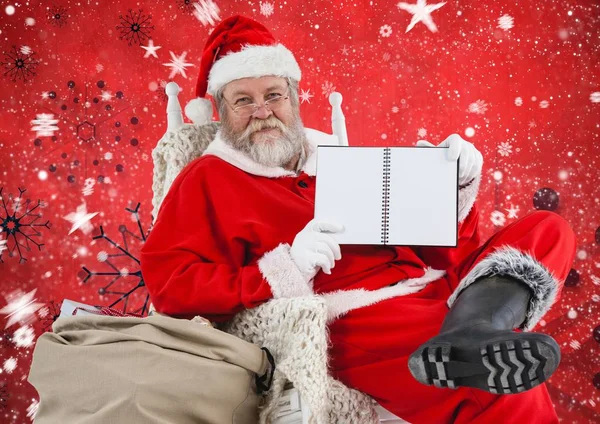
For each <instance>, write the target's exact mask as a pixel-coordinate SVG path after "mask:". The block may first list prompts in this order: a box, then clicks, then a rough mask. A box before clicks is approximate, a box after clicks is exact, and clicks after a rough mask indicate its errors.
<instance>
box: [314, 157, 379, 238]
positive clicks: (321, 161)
mask: <svg viewBox="0 0 600 424" xmlns="http://www.w3.org/2000/svg"><path fill="white" fill-rule="evenodd" d="M383 151H384V149H383V148H382V147H347V146H344V147H341V146H319V147H318V150H317V186H316V193H315V219H319V220H334V221H336V222H339V223H340V224H342V225H344V232H343V233H337V234H332V236H333V238H334V239H335V240H336V241H337V242H338V243H339V244H381V213H382V197H383V194H382V193H383Z"/></svg>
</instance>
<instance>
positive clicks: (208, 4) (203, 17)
mask: <svg viewBox="0 0 600 424" xmlns="http://www.w3.org/2000/svg"><path fill="white" fill-rule="evenodd" d="M194 9H195V10H194V16H195V17H196V18H197V19H198V20H199V21H200V22H201V23H202V25H204V26H206V25H214V24H215V23H216V22H217V21H220V20H221V17H220V16H219V12H220V11H221V10H220V9H219V6H217V4H216V3H215V2H214V1H212V0H208V1H204V0H200V1H199V2H196V3H194Z"/></svg>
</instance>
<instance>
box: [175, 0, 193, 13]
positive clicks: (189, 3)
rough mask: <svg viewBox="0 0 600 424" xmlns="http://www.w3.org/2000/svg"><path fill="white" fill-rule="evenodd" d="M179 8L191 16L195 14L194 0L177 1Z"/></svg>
mask: <svg viewBox="0 0 600 424" xmlns="http://www.w3.org/2000/svg"><path fill="white" fill-rule="evenodd" d="M177 6H178V7H179V8H180V9H181V10H183V11H184V12H186V13H189V14H190V15H191V14H193V13H194V9H195V8H194V0H177Z"/></svg>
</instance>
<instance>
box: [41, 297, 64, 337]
mask: <svg viewBox="0 0 600 424" xmlns="http://www.w3.org/2000/svg"><path fill="white" fill-rule="evenodd" d="M38 317H39V321H41V322H42V328H43V329H44V331H52V324H54V321H56V320H57V319H58V318H59V317H60V305H59V304H58V303H57V302H55V301H54V300H51V301H50V302H48V304H47V305H46V306H44V307H43V308H41V309H40V310H39V311H38Z"/></svg>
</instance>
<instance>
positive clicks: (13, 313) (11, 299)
mask: <svg viewBox="0 0 600 424" xmlns="http://www.w3.org/2000/svg"><path fill="white" fill-rule="evenodd" d="M36 291H37V289H33V290H32V291H30V292H29V293H27V294H23V292H22V291H20V290H17V291H15V292H13V293H11V294H9V295H8V296H7V297H6V300H7V302H8V304H7V305H6V306H5V307H4V308H2V309H0V314H3V315H7V317H8V321H7V323H6V326H5V327H4V328H8V327H10V326H11V325H13V324H15V323H17V322H20V323H23V324H25V323H27V322H28V321H29V320H30V319H31V318H32V316H33V315H34V314H35V313H36V311H37V310H38V309H40V308H41V307H42V306H44V304H43V303H36V299H35V298H34V296H35V292H36Z"/></svg>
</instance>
